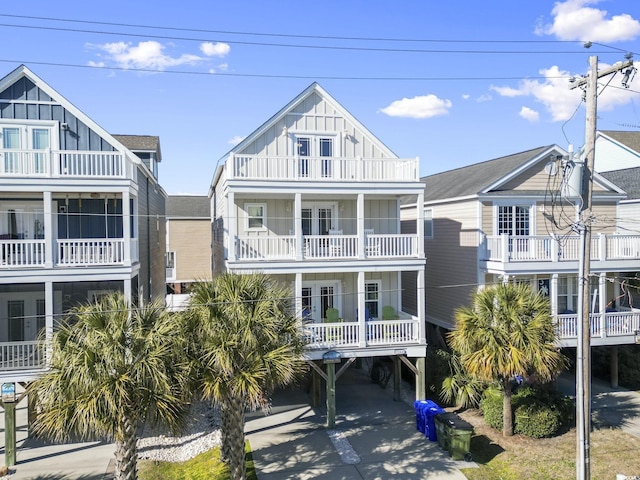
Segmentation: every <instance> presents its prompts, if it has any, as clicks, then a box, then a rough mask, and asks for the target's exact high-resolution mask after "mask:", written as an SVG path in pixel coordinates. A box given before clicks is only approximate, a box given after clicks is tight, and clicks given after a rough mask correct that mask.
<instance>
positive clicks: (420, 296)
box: [416, 268, 427, 345]
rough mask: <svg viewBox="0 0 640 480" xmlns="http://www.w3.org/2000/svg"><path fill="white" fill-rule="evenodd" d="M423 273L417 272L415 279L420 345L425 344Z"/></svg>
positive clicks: (425, 316) (425, 315)
mask: <svg viewBox="0 0 640 480" xmlns="http://www.w3.org/2000/svg"><path fill="white" fill-rule="evenodd" d="M425 290H426V287H425V271H424V269H423V268H421V269H420V270H418V279H417V292H416V295H417V297H418V298H417V302H418V321H419V332H418V333H419V335H420V336H419V338H420V344H421V345H426V344H427V323H426V322H427V312H426V308H425Z"/></svg>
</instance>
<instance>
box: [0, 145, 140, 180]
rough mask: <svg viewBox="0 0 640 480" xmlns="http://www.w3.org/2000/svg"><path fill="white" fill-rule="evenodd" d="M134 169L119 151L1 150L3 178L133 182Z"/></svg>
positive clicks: (1, 174)
mask: <svg viewBox="0 0 640 480" xmlns="http://www.w3.org/2000/svg"><path fill="white" fill-rule="evenodd" d="M134 175H135V167H134V164H133V163H132V162H130V161H127V158H126V157H125V155H124V154H123V153H121V152H118V151H104V152H103V151H79V150H49V149H47V150H18V149H0V176H1V177H15V178H21V177H42V178H100V179H109V178H115V179H134V178H135V176H134Z"/></svg>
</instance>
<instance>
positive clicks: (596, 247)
mask: <svg viewBox="0 0 640 480" xmlns="http://www.w3.org/2000/svg"><path fill="white" fill-rule="evenodd" d="M484 246H485V249H486V255H485V256H486V260H489V261H501V262H505V263H507V262H530V261H535V262H570V261H578V260H579V258H580V237H579V236H577V235H572V236H566V237H558V238H554V237H552V236H549V235H530V236H516V235H495V236H487V237H485V242H484ZM625 259H632V260H640V235H607V234H600V235H596V236H594V237H592V238H591V260H625Z"/></svg>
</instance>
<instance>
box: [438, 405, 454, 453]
mask: <svg viewBox="0 0 640 480" xmlns="http://www.w3.org/2000/svg"><path fill="white" fill-rule="evenodd" d="M450 415H453V414H451V413H439V414H438V415H436V416H435V423H436V440H438V446H439V447H440V448H441V449H443V450H447V451H449V432H448V431H447V426H448V421H447V417H448V416H450Z"/></svg>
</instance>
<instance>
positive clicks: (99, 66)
mask: <svg viewBox="0 0 640 480" xmlns="http://www.w3.org/2000/svg"><path fill="white" fill-rule="evenodd" d="M88 65H89V66H90V67H96V68H102V67H104V62H94V61H93V60H90V61H89V64H88Z"/></svg>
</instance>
